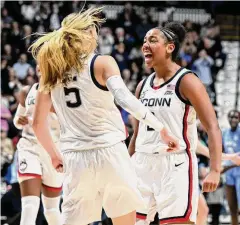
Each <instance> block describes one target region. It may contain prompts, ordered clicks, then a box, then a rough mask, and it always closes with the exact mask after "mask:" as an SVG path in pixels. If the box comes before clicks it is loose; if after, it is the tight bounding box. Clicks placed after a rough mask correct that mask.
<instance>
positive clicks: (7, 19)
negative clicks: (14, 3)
mask: <svg viewBox="0 0 240 225" xmlns="http://www.w3.org/2000/svg"><path fill="white" fill-rule="evenodd" d="M12 21H13V18H12V17H11V16H9V15H8V11H7V9H6V8H3V9H2V26H3V28H11V23H12Z"/></svg>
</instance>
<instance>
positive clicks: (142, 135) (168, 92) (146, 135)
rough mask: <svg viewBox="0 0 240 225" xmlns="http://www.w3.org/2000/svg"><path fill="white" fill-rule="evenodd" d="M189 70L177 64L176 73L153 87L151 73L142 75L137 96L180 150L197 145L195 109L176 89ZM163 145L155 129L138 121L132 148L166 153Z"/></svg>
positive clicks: (191, 149)
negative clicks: (175, 141)
mask: <svg viewBox="0 0 240 225" xmlns="http://www.w3.org/2000/svg"><path fill="white" fill-rule="evenodd" d="M188 73H191V71H189V70H187V69H185V68H180V69H179V70H178V71H177V72H176V74H175V75H174V76H173V77H172V78H171V79H170V80H168V81H167V82H165V83H163V84H162V85H160V86H159V87H157V88H155V87H153V81H154V78H155V73H153V74H151V75H150V76H149V77H148V78H146V79H145V81H144V82H143V85H142V89H141V91H140V98H139V99H140V100H141V102H142V103H143V104H144V105H145V106H147V107H148V108H149V109H150V111H151V112H152V113H153V114H154V115H155V116H156V117H157V118H158V119H159V120H160V121H161V122H162V123H163V125H164V126H165V127H166V128H167V130H168V131H169V133H170V134H172V135H173V136H175V137H176V138H177V139H178V140H179V141H180V151H178V152H183V151H186V150H190V151H195V150H196V147H197V140H198V137H197V125H196V112H195V110H194V108H193V107H192V106H191V105H190V103H189V102H187V101H186V100H184V99H183V98H182V97H181V95H180V93H179V83H180V80H181V79H182V77H183V76H184V75H185V74H188ZM166 149H167V145H166V144H164V143H163V141H162V140H161V137H160V134H159V132H156V131H154V130H153V129H152V128H150V127H148V126H146V125H145V124H143V123H142V122H140V123H139V131H138V137H137V140H136V151H137V152H146V153H159V154H169V153H166Z"/></svg>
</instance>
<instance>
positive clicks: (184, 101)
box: [175, 71, 198, 105]
mask: <svg viewBox="0 0 240 225" xmlns="http://www.w3.org/2000/svg"><path fill="white" fill-rule="evenodd" d="M189 73H192V74H194V75H195V76H197V77H198V75H197V74H196V73H194V72H192V71H186V72H185V73H183V74H182V75H181V76H180V77H179V79H178V81H177V83H176V87H175V92H176V95H177V96H178V98H179V99H180V100H181V101H182V102H183V103H184V104H186V105H192V104H191V102H190V101H189V100H186V99H184V98H183V97H182V95H181V94H180V91H179V88H180V83H181V80H182V78H183V77H184V76H185V75H187V74H189Z"/></svg>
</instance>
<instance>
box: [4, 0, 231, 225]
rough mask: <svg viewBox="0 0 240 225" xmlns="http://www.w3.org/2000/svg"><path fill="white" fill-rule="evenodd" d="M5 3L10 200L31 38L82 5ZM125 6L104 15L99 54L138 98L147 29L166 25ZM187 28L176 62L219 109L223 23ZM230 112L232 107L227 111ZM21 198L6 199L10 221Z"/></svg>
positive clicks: (31, 75)
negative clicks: (194, 75)
mask: <svg viewBox="0 0 240 225" xmlns="http://www.w3.org/2000/svg"><path fill="white" fill-rule="evenodd" d="M1 4H2V5H1V13H2V17H1V49H2V50H1V158H2V160H1V174H2V177H1V183H2V187H1V194H2V195H4V194H5V195H6V193H8V192H10V190H11V189H14V188H15V189H18V188H17V187H16V186H17V185H16V184H17V178H16V164H15V163H14V162H16V160H14V152H15V151H16V144H17V142H18V140H19V138H20V137H21V131H19V130H17V129H16V128H15V127H14V125H13V122H12V121H13V117H14V114H15V112H16V109H17V106H18V102H19V101H18V100H19V91H20V90H21V89H22V88H23V86H25V85H32V84H34V83H35V82H38V77H37V75H36V62H35V61H34V59H33V57H32V56H31V54H30V53H29V52H28V48H29V46H30V44H31V43H32V41H33V40H34V38H35V36H34V35H31V34H32V33H42V32H49V31H53V30H57V29H59V27H60V24H61V21H62V19H63V18H64V17H65V16H66V15H68V14H69V13H71V12H78V11H80V10H81V8H82V6H83V2H78V1H73V2H48V1H46V2H45V1H44V2H38V1H32V2H31V1H29V2H26V1H16V2H2V3H1ZM109 4H110V3H109ZM115 4H118V5H119V4H121V3H120V2H115ZM134 4H136V3H134ZM112 5H114V3H112ZM121 5H122V10H121V11H120V12H119V13H118V14H117V15H116V16H115V19H112V18H111V19H108V16H107V15H105V16H106V18H107V19H108V20H107V22H106V23H105V24H104V25H103V26H102V28H101V30H100V32H99V34H100V36H99V47H98V52H99V53H100V54H108V55H112V56H113V57H114V58H115V59H116V61H117V63H118V65H119V68H120V71H121V74H122V77H123V79H124V81H125V83H126V85H127V87H128V88H129V89H130V90H131V91H132V92H133V93H134V92H135V88H136V86H137V84H138V83H139V82H140V81H141V80H142V79H143V78H145V77H146V76H148V75H150V74H151V73H152V71H151V70H150V69H148V68H146V67H145V66H144V61H143V56H142V53H141V45H142V42H143V38H144V36H145V34H146V32H147V31H148V30H149V29H151V28H153V27H156V26H163V25H164V24H165V22H162V21H160V20H153V18H152V16H151V11H150V10H148V9H147V8H145V9H144V10H143V13H139V12H138V11H137V10H136V9H135V8H134V7H133V5H132V4H131V3H125V4H123V3H122V4H121ZM141 12H142V11H141ZM103 16H104V15H103ZM183 24H184V26H185V28H186V30H187V36H186V39H185V41H184V43H183V45H182V47H181V50H180V53H179V58H178V63H179V64H180V65H182V66H183V67H186V68H188V69H191V70H193V71H195V72H196V73H197V74H198V76H199V78H200V79H201V80H202V82H203V84H204V85H205V86H206V89H207V91H208V93H209V96H210V98H211V101H212V103H213V105H214V106H217V101H216V91H215V85H214V84H215V81H216V75H217V74H218V72H219V70H221V69H223V68H224V65H225V62H226V57H227V55H226V53H225V52H224V51H223V46H222V42H221V35H220V27H219V24H217V23H216V22H215V21H214V19H210V20H209V21H207V22H206V23H204V24H198V23H194V22H192V21H190V20H185V21H184V22H183ZM231 109H232V108H229V111H230V110H231ZM121 112H122V116H123V120H124V122H125V124H126V125H127V127H128V128H129V133H130V135H131V133H132V124H131V117H130V116H129V114H128V113H127V112H125V111H124V110H121ZM199 138H200V139H201V140H202V141H203V142H204V143H205V144H206V145H207V137H206V133H205V132H204V129H202V127H201V125H199ZM127 141H128V140H127ZM199 161H200V165H201V167H202V168H205V169H201V171H202V172H201V173H202V174H201V176H200V178H201V179H202V178H203V177H204V173H206V172H205V171H206V170H207V169H206V168H207V167H208V160H207V159H206V158H205V157H199ZM218 191H219V192H220V194H219V196H220V197H217V198H218V199H217V200H216V199H214V197H211V196H210V199H212V200H211V201H212V204H215V203H216V202H217V204H220V205H221V206H224V207H221V213H223V214H224V213H225V214H227V212H228V209H227V204H226V202H225V200H224V199H225V197H224V190H223V188H222V186H221V185H220V188H219V190H218ZM16 193H18V194H16ZM17 196H18V197H19V190H17V191H16V192H14V193H11V194H10V195H9V196H8V199H13V200H12V202H11V204H10V203H8V204H10V205H7V203H5V205H2V209H3V208H5V209H6V210H11V212H8V215H7V216H9V217H14V215H19V212H20V210H21V205H20V199H17ZM14 201H15V202H14ZM211 201H210V202H209V204H211ZM13 202H14V203H13ZM2 204H3V203H2ZM11 207H12V208H11ZM6 210H4V211H6ZM13 221H14V220H13ZM12 224H14V222H12ZM15 224H17V223H15ZM38 224H44V223H43V222H42V220H41V222H39V223H38Z"/></svg>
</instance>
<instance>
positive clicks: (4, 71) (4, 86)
mask: <svg viewBox="0 0 240 225" xmlns="http://www.w3.org/2000/svg"><path fill="white" fill-rule="evenodd" d="M8 83H9V76H8V62H7V60H6V59H4V58H3V59H2V60H1V94H2V95H10V94H11V90H10V88H9V86H8Z"/></svg>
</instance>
